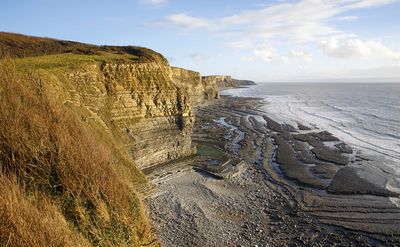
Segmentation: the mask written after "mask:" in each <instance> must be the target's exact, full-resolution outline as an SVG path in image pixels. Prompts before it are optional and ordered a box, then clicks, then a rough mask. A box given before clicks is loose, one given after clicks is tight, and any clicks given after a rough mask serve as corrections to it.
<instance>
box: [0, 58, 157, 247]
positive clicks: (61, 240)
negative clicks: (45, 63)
mask: <svg viewBox="0 0 400 247" xmlns="http://www.w3.org/2000/svg"><path fill="white" fill-rule="evenodd" d="M108 145H109V144H106V143H105V142H103V141H102V140H101V138H98V136H97V134H96V133H94V132H93V131H91V129H89V128H88V127H87V125H85V123H84V122H83V121H82V120H80V119H79V118H78V117H77V116H76V115H75V114H74V113H73V112H72V111H71V109H69V108H67V107H66V106H64V105H63V104H61V103H60V101H59V100H58V99H57V97H56V96H55V93H54V92H53V91H52V88H51V87H50V86H48V85H47V84H46V82H45V81H44V80H43V78H41V77H40V76H38V75H37V74H35V72H32V71H25V72H24V73H21V72H18V71H17V70H16V69H15V66H14V64H13V63H12V62H11V61H6V60H1V61H0V168H1V173H0V176H1V177H0V178H1V179H0V193H1V195H0V222H1V226H0V227H1V228H0V230H1V232H0V244H1V245H8V246H75V245H87V243H90V244H91V245H95V246H140V245H141V244H144V243H146V242H151V239H152V236H151V232H150V229H149V226H148V223H147V221H146V215H145V214H144V210H143V207H142V204H141V202H140V199H139V198H138V196H137V195H136V193H135V192H134V191H133V190H132V184H130V182H132V183H134V182H135V181H128V180H127V179H126V175H125V176H124V175H122V174H120V171H119V170H118V169H116V168H118V166H119V165H120V164H118V162H121V160H124V158H123V155H122V154H120V153H118V152H116V151H115V148H114V147H110V146H108ZM110 150H111V151H110ZM121 157H122V158H121ZM125 162H126V160H125ZM131 165H132V164H131ZM137 177H140V176H137ZM134 178H135V177H133V179H134Z"/></svg>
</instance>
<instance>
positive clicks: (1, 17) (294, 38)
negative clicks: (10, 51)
mask: <svg viewBox="0 0 400 247" xmlns="http://www.w3.org/2000/svg"><path fill="white" fill-rule="evenodd" d="M0 6H1V8H0V30H1V31H8V32H16V33H23V34H29V35H35V36H46V37H54V38H59V39H67V40H76V41H80V42H86V43H93V44H109V45H140V46H145V47H148V48H152V49H154V50H156V51H159V52H161V53H162V54H164V55H165V56H166V57H167V58H168V59H169V61H170V63H171V64H172V65H174V66H179V67H184V68H188V69H192V70H197V71H200V72H201V73H202V74H205V75H206V74H229V75H233V76H235V77H237V78H243V79H253V80H256V81H259V82H264V81H330V80H347V81H352V80H354V81H358V80H360V81H371V80H377V81H393V80H395V81H396V80H397V81H400V1H397V0H342V1H337V0H300V1H290V0H287V1H285V0H269V1H267V0H265V1H261V0H248V1H244V0H241V1H235V0H230V1H228V0H220V1H218V0H214V1H211V0H197V1H194V0H114V1H110V0H108V1H106V0H86V1H85V0H79V1H78V0H69V1H61V0H36V1H34V0H18V1H17V0H2V2H1V4H0Z"/></svg>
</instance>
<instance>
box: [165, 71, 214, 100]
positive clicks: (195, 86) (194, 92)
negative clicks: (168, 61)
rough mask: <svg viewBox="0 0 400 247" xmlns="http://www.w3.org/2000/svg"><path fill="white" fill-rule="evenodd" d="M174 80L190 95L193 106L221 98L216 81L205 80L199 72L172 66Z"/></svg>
mask: <svg viewBox="0 0 400 247" xmlns="http://www.w3.org/2000/svg"><path fill="white" fill-rule="evenodd" d="M171 71H172V81H173V82H174V83H175V85H177V86H178V87H180V88H182V89H183V90H184V91H186V92H187V93H188V94H189V95H190V102H191V104H192V105H193V106H197V105H201V104H203V103H205V102H206V101H208V100H212V99H217V98H219V94H218V88H217V85H216V83H214V82H212V81H208V80H204V79H203V78H204V77H202V76H201V75H200V73H199V72H195V71H190V70H185V69H182V68H176V67H172V68H171Z"/></svg>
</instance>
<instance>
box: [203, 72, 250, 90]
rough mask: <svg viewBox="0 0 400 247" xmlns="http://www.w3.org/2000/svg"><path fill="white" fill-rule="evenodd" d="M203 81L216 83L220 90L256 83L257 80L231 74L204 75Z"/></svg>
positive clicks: (211, 83)
mask: <svg viewBox="0 0 400 247" xmlns="http://www.w3.org/2000/svg"><path fill="white" fill-rule="evenodd" d="M202 81H203V82H204V83H206V84H210V85H215V87H216V88H217V89H218V90H219V89H223V88H232V87H239V86H249V85H255V82H253V81H249V80H237V79H234V78H232V77H231V76H224V75H211V76H203V77H202Z"/></svg>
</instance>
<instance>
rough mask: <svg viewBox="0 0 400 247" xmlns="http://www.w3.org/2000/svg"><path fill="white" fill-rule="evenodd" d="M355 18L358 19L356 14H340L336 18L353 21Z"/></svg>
mask: <svg viewBox="0 0 400 247" xmlns="http://www.w3.org/2000/svg"><path fill="white" fill-rule="evenodd" d="M357 19H358V16H355V15H347V16H341V17H339V18H338V20H340V21H354V20H357Z"/></svg>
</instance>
